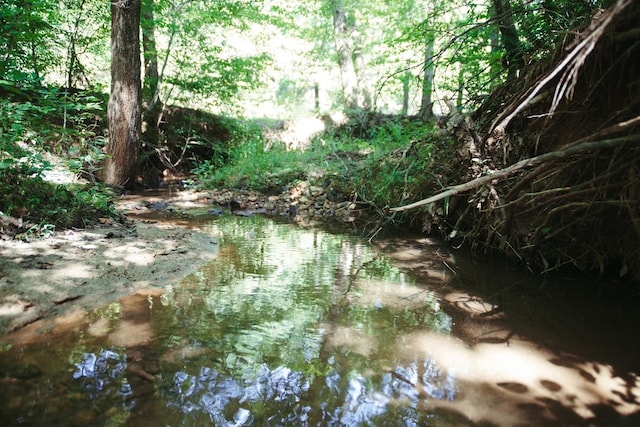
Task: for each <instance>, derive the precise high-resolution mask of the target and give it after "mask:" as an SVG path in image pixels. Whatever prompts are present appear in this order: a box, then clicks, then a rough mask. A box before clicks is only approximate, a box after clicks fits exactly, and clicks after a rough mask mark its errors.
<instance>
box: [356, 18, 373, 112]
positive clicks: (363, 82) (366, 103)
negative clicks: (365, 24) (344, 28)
mask: <svg viewBox="0 0 640 427" xmlns="http://www.w3.org/2000/svg"><path fill="white" fill-rule="evenodd" d="M353 32H355V33H356V34H357V33H358V32H357V31H356V29H355V28H352V33H353ZM358 39H359V37H355V38H352V40H353V59H354V68H355V72H356V85H357V86H356V103H357V105H358V107H360V108H362V109H363V110H367V111H368V110H371V93H370V92H369V80H368V78H367V67H366V64H365V60H364V55H363V54H362V49H361V48H360V45H361V44H360V42H359V40H358Z"/></svg>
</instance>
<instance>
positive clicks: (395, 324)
mask: <svg viewBox="0 0 640 427" xmlns="http://www.w3.org/2000/svg"><path fill="white" fill-rule="evenodd" d="M193 225H194V226H196V227H199V228H201V229H203V230H205V231H206V232H207V233H210V234H211V235H212V236H214V237H215V238H217V239H218V242H219V254H218V256H217V258H216V259H215V260H213V261H212V262H210V263H209V264H207V265H204V266H203V267H202V268H201V269H200V270H199V271H198V272H196V273H194V274H192V275H190V276H189V277H187V278H185V279H184V281H182V282H181V283H175V284H165V283H162V284H158V286H157V287H156V288H154V289H150V290H148V291H144V292H140V293H138V294H135V295H131V296H129V297H126V298H124V299H122V300H120V301H118V302H117V303H113V304H110V305H108V306H105V307H100V308H98V309H96V310H94V311H93V312H91V313H89V314H75V315H74V314H73V313H72V314H70V315H68V316H67V317H65V318H60V319H57V321H56V322H55V323H53V324H50V325H49V326H47V327H46V328H43V327H42V326H35V327H31V328H25V329H24V330H22V331H20V332H19V333H17V334H14V335H11V336H7V337H3V338H2V339H0V343H1V344H2V351H1V352H0V377H1V378H2V379H1V380H0V399H1V400H0V401H1V402H2V406H1V407H0V423H1V424H2V425H3V426H4V425H7V426H12V425H16V426H22V425H31V426H243V425H257V426H263V425H269V426H304V425H310V426H317V425H321V426H333V425H336V426H342V425H346V426H360V425H376V426H377V425H384V426H399V425H402V426H405V425H406V426H422V425H428V426H492V425H495V426H590V425H596V426H600V425H602V426H618V425H619V426H631V425H640V415H639V414H640V412H639V411H640V380H639V378H638V376H637V374H638V373H639V372H640V351H639V345H638V343H637V341H636V336H637V334H636V332H637V326H638V325H639V323H638V319H637V316H636V314H635V313H636V312H637V310H636V309H635V307H636V306H637V301H636V300H635V299H633V298H627V299H620V298H613V296H609V295H607V294H606V293H603V292H602V291H596V290H594V288H591V287H589V286H588V285H587V283H585V282H584V281H581V280H577V279H575V278H573V279H571V280H568V279H566V280H562V281H561V280H560V279H554V280H553V281H552V280H549V279H547V280H546V281H542V280H541V279H535V280H534V279H531V278H529V277H527V276H524V275H522V274H518V273H514V272H510V271H508V269H507V268H505V267H504V266H496V265H493V266H492V265H490V264H488V263H486V262H479V261H474V260H473V259H472V258H470V257H466V256H464V255H462V254H458V253H455V252H452V251H451V250H449V249H447V248H446V247H444V246H440V245H438V244H437V243H435V242H431V241H429V240H427V239H420V238H415V237H394V238H382V239H380V240H379V241H378V242H377V243H376V245H375V246H371V245H369V244H368V243H367V242H365V241H363V240H361V239H359V238H357V237H355V236H352V235H349V234H347V233H335V232H327V231H322V230H319V229H303V228H298V227H296V226H293V225H291V224H283V223H276V222H272V221H270V220H268V219H265V218H261V217H253V218H237V217H233V216H230V215H223V216H221V217H219V218H216V219H212V220H207V221H204V222H197V223H194V224H193ZM614 296H615V295H614Z"/></svg>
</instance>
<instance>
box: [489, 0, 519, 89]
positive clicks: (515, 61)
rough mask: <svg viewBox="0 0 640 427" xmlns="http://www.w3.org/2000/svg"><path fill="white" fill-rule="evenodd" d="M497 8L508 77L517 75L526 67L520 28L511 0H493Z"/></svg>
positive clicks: (497, 19)
mask: <svg viewBox="0 0 640 427" xmlns="http://www.w3.org/2000/svg"><path fill="white" fill-rule="evenodd" d="M492 2H493V8H494V9H495V14H496V16H495V18H496V21H497V23H498V28H499V29H500V35H501V37H502V47H504V50H505V55H504V65H505V67H506V68H507V70H508V73H509V74H508V77H509V78H512V77H516V76H517V75H518V72H519V71H520V70H522V69H523V68H524V59H523V57H522V54H523V51H522V46H521V44H520V37H519V35H518V30H517V29H516V25H515V23H514V22H513V11H512V10H511V3H509V0H492Z"/></svg>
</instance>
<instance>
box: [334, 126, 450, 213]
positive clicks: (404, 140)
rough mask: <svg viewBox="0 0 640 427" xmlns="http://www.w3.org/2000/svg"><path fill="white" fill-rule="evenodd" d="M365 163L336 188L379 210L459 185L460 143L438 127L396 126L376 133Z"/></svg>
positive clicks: (340, 175) (341, 176) (345, 175)
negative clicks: (457, 155) (454, 168)
mask: <svg viewBox="0 0 640 427" xmlns="http://www.w3.org/2000/svg"><path fill="white" fill-rule="evenodd" d="M369 144H370V147H371V149H372V151H371V154H369V155H368V156H367V157H366V158H365V159H363V160H362V161H360V162H357V163H354V164H353V165H352V166H351V167H349V168H346V169H344V170H346V171H348V173H344V172H343V173H338V174H335V175H334V178H333V183H332V184H333V187H334V188H337V189H339V191H340V192H341V193H343V194H355V195H357V196H358V198H359V199H360V200H364V201H366V202H368V203H370V204H371V205H372V207H374V208H378V209H381V208H384V207H389V206H396V205H399V204H402V203H403V202H405V201H407V200H419V199H421V198H423V197H425V195H428V194H430V193H433V192H434V191H438V190H440V189H441V188H443V187H444V186H446V185H448V184H449V182H454V181H455V179H456V178H457V176H458V175H459V173H456V172H455V171H451V170H447V168H448V165H451V164H453V163H452V161H451V160H452V158H453V156H454V155H455V150H454V144H453V142H452V141H451V140H450V139H449V137H448V136H446V135H444V134H442V133H440V132H439V131H438V130H436V129H434V128H433V125H432V124H424V123H422V122H417V121H407V120H400V121H391V122H388V123H385V124H384V125H383V126H380V127H378V128H374V129H373V130H372V137H371V140H370V141H369Z"/></svg>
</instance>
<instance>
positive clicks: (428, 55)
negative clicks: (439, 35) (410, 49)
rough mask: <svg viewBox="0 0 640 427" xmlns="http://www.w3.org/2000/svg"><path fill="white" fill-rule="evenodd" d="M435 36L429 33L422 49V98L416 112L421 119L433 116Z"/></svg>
mask: <svg viewBox="0 0 640 427" xmlns="http://www.w3.org/2000/svg"><path fill="white" fill-rule="evenodd" d="M434 44H435V37H434V36H433V35H429V36H428V37H427V40H426V44H425V49H424V77H423V79H422V100H421V102H420V112H419V113H418V114H419V116H420V118H421V119H422V120H423V121H425V122H426V121H428V120H430V119H431V118H432V117H433V100H432V99H431V95H432V94H433V80H434V76H435V69H434V66H433V46H434Z"/></svg>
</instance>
